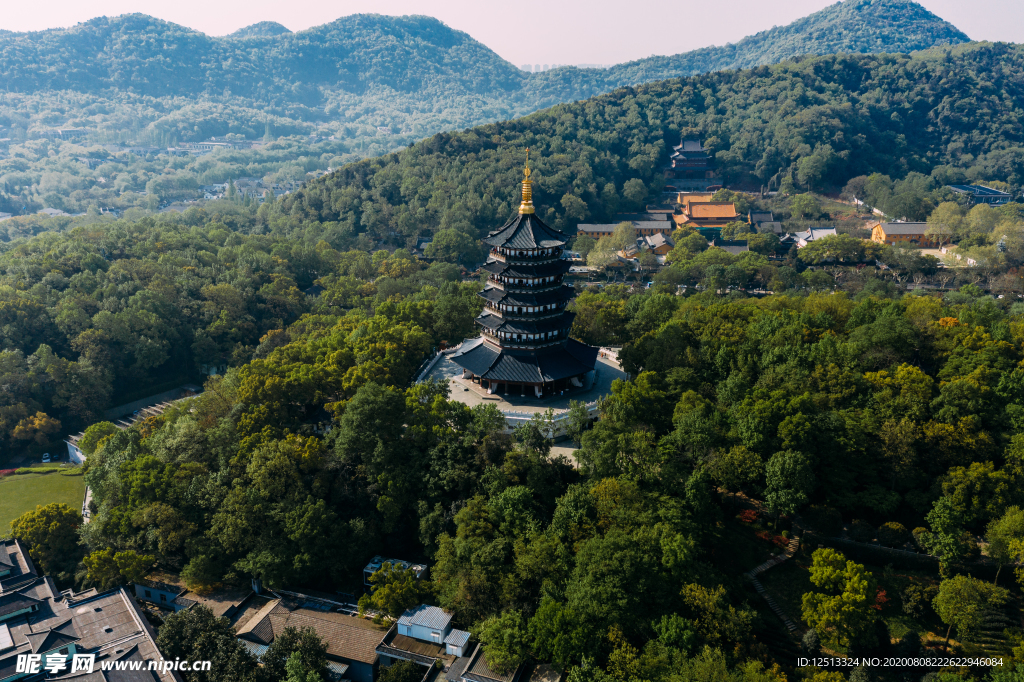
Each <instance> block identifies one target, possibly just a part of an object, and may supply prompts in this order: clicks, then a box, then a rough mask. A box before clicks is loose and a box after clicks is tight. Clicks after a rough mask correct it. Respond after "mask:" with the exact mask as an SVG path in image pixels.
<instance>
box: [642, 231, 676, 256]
mask: <svg viewBox="0 0 1024 682" xmlns="http://www.w3.org/2000/svg"><path fill="white" fill-rule="evenodd" d="M643 240H644V244H645V245H646V248H647V250H649V251H651V252H652V253H653V254H654V255H656V256H664V255H666V254H668V252H669V251H671V250H672V249H673V248H675V245H676V244H675V242H673V241H672V238H671V237H669V236H667V235H664V234H661V233H659V234H652V235H649V236H646V237H643Z"/></svg>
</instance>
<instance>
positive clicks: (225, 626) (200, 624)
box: [156, 604, 308, 682]
mask: <svg viewBox="0 0 1024 682" xmlns="http://www.w3.org/2000/svg"><path fill="white" fill-rule="evenodd" d="M156 644H157V647H158V648H159V649H160V653H161V654H162V655H163V656H164V658H165V659H170V660H173V659H176V658H177V659H181V660H190V661H193V660H195V661H210V662H211V663H212V666H211V669H210V671H209V672H201V671H194V670H189V671H183V672H180V673H179V674H180V675H181V676H182V677H183V678H184V680H185V682H227V681H228V680H238V681H240V682H258V681H259V680H260V679H261V677H260V676H259V667H258V664H257V662H256V659H255V658H254V657H253V656H252V654H250V653H249V652H248V651H247V650H246V649H245V647H243V646H242V643H241V642H240V641H239V640H238V639H236V638H235V632H234V630H233V629H232V627H231V622H230V621H229V620H228V619H227V618H217V617H216V616H214V615H213V611H211V610H210V609H209V607H207V606H204V605H201V604H200V605H197V606H193V607H192V608H190V609H185V610H184V611H178V612H177V613H174V614H172V615H170V616H167V617H166V618H165V619H164V624H163V625H162V626H161V627H160V631H159V633H158V634H157V638H156ZM278 679H281V678H278ZM307 682H308V681H307Z"/></svg>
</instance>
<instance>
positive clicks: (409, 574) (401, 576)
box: [359, 561, 430, 622]
mask: <svg viewBox="0 0 1024 682" xmlns="http://www.w3.org/2000/svg"><path fill="white" fill-rule="evenodd" d="M370 584H371V588H370V589H371V590H372V591H371V592H370V593H369V594H364V595H363V596H362V597H360V598H359V611H360V613H365V612H366V611H369V610H371V609H372V610H374V611H376V612H377V614H376V616H375V617H374V619H375V620H376V621H378V622H380V621H381V619H382V618H385V617H387V618H391V619H397V618H398V617H399V616H401V615H402V614H403V613H404V612H405V611H406V609H409V608H412V607H413V606H416V605H417V604H421V603H423V600H424V598H425V597H427V596H428V594H429V592H430V591H429V588H428V586H427V584H426V583H425V582H423V581H421V580H419V579H418V578H417V577H416V571H415V570H413V569H412V568H406V569H403V568H401V567H400V566H397V565H393V564H392V563H391V562H390V561H385V562H384V564H383V565H382V566H381V567H380V568H379V569H377V570H376V571H375V572H374V574H373V575H371V576H370Z"/></svg>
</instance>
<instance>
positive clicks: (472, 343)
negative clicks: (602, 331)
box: [451, 337, 598, 384]
mask: <svg viewBox="0 0 1024 682" xmlns="http://www.w3.org/2000/svg"><path fill="white" fill-rule="evenodd" d="M597 353H598V349H597V348H594V347H591V346H587V345H584V344H582V343H580V342H579V341H576V340H575V339H568V340H567V341H566V343H565V345H564V346H552V347H549V348H542V349H539V350H536V351H514V350H504V351H503V350H500V349H498V348H496V347H495V346H493V345H491V344H489V343H487V342H486V341H485V340H484V338H483V337H479V338H476V339H470V340H468V341H464V342H463V343H462V347H461V348H460V349H459V351H458V352H457V353H453V354H452V355H451V359H452V361H453V362H454V363H455V364H457V365H458V366H459V367H462V368H463V369H467V370H469V371H470V372H472V373H473V374H475V375H477V376H479V377H482V378H484V379H489V380H491V381H507V382H511V383H520V384H543V383H548V382H551V381H557V380H559V379H566V378H568V377H573V376H578V375H580V374H585V373H587V372H589V371H591V370H592V369H594V366H595V365H596V364H597Z"/></svg>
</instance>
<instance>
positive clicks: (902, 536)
mask: <svg viewBox="0 0 1024 682" xmlns="http://www.w3.org/2000/svg"><path fill="white" fill-rule="evenodd" d="M910 537H911V536H910V532H909V531H908V530H907V528H906V526H904V525H903V524H902V523H896V522H895V521H890V522H889V523H883V524H882V525H881V526H879V527H878V541H879V542H880V543H882V544H883V545H885V546H886V547H902V546H903V545H905V544H907V542H909V541H910Z"/></svg>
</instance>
